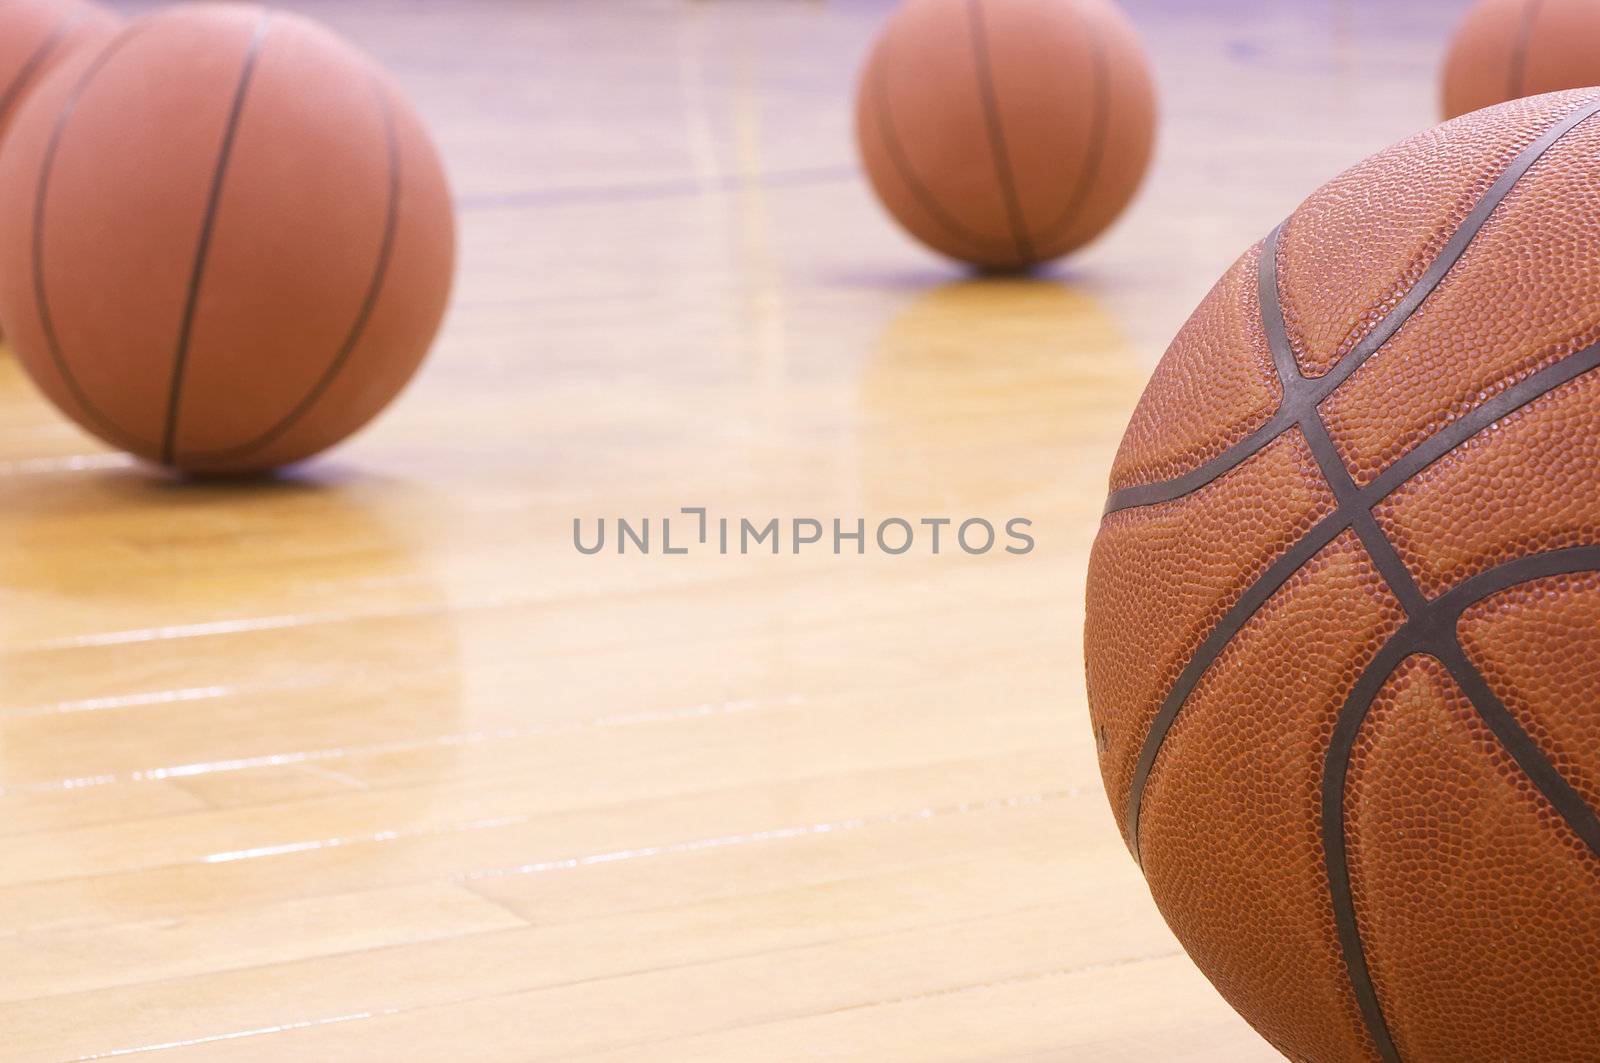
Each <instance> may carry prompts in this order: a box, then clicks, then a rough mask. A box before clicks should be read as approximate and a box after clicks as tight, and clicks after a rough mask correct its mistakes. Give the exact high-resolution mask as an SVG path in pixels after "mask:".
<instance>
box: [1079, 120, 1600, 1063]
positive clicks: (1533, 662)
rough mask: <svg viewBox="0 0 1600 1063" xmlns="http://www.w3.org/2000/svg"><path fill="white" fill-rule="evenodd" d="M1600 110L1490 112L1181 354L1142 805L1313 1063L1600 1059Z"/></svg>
mask: <svg viewBox="0 0 1600 1063" xmlns="http://www.w3.org/2000/svg"><path fill="white" fill-rule="evenodd" d="M1597 112H1600V92H1597V91H1595V90H1590V91H1584V92H1571V93H1560V94H1554V95H1547V96H1540V97H1535V98H1533V99H1529V100H1519V101H1516V102H1513V103H1508V104H1504V105H1502V106H1499V107H1495V108H1492V109H1489V110H1486V111H1480V112H1476V113H1474V114H1471V115H1469V116H1467V117H1465V118H1462V119H1459V120H1457V121H1455V122H1451V123H1449V124H1447V125H1444V126H1441V127H1439V128H1438V129H1434V130H1431V131H1429V132H1426V133H1422V134H1420V135H1418V136H1416V137H1413V138H1412V139H1410V140H1407V141H1405V142H1403V143H1401V144H1399V145H1396V146H1395V147H1393V148H1390V149H1389V150H1387V151H1385V152H1382V153H1381V154H1379V155H1376V156H1374V157H1373V158H1371V159H1369V160H1367V161H1366V162H1364V163H1362V164H1360V165H1358V166H1356V167H1355V168H1354V169H1352V170H1350V171H1349V172H1347V173H1346V174H1344V175H1343V176H1341V177H1339V178H1337V179H1335V180H1334V181H1332V182H1331V183H1330V184H1328V185H1327V186H1325V187H1324V188H1323V189H1321V190H1320V191H1319V192H1317V193H1315V194H1314V195H1312V196H1311V198H1310V199H1308V200H1306V201H1305V203H1303V204H1302V205H1301V206H1300V208H1299V209H1298V210H1296V211H1295V213H1294V214H1293V215H1292V216H1291V217H1290V218H1289V219H1288V220H1287V221H1286V222H1284V224H1283V225H1282V226H1280V227H1279V228H1278V229H1277V230H1275V231H1274V232H1273V233H1272V234H1271V235H1270V236H1269V237H1268V238H1267V239H1266V240H1265V241H1264V242H1263V243H1261V244H1258V245H1257V246H1256V247H1254V248H1252V249H1250V250H1249V251H1248V252H1246V253H1245V255H1244V257H1243V258H1241V259H1240V260H1239V261H1238V263H1237V264H1236V265H1235V266H1234V267H1233V268H1232V269H1231V270H1230V271H1229V272H1228V273H1227V274H1226V275H1225V276H1224V277H1223V278H1222V280H1221V281H1220V282H1219V283H1218V284H1217V286H1216V288H1215V289H1213V291H1212V292H1211V294H1210V295H1209V296H1208V297H1207V298H1206V300H1205V302H1204V303H1202V304H1201V306H1200V308H1199V309H1198V310H1197V311H1196V312H1195V314H1194V316H1193V317H1191V318H1190V320H1189V321H1188V323H1187V324H1186V325H1185V326H1184V327H1183V329H1182V330H1181V331H1180V332H1179V334H1178V336H1177V338H1176V339H1175V340H1174V341H1173V344H1172V346H1171V348H1170V349H1169V350H1168V351H1167V354H1166V356H1165V358H1164V359H1163V360H1162V362H1161V364H1160V366H1159V367H1158V368H1157V369H1156V372H1155V376H1154V378H1153V379H1152V381H1151V382H1150V385H1149V387H1148V389H1147V390H1146V391H1145V394H1144V396H1143V398H1142V399H1141V400H1140V402H1139V405H1138V408H1137V410H1136V411H1135V413H1134V416H1133V421H1132V424H1131V426H1130V427H1129V429H1128V433H1127V435H1126V437H1125V438H1124V440H1123V443H1122V447H1121V450H1120V451H1119V453H1118V455H1117V458H1116V462H1115V465H1114V467H1113V470H1112V475H1111V497H1110V501H1109V503H1108V505H1107V507H1106V514H1105V517H1104V519H1103V522H1102V524H1101V528H1100V534H1099V538H1098V539H1097V541H1096V543H1095V546H1094V551H1093V554H1092V558H1091V561H1090V569H1089V578H1088V603H1087V608H1088V612H1087V626H1086V632H1085V649H1086V658H1087V665H1088V693H1089V703H1090V710H1091V715H1092V719H1093V725H1094V729H1095V735H1096V737H1097V739H1098V744H1099V749H1100V766H1101V771H1102V774H1103V776H1104V779H1105V784H1106V790H1107V792H1108V793H1109V795H1110V798H1111V803H1112V807H1113V809H1114V810H1115V813H1116V817H1117V822H1118V824H1119V825H1120V826H1121V828H1122V830H1123V834H1124V837H1125V839H1126V840H1127V842H1128V845H1129V846H1130V847H1131V848H1132V850H1133V852H1134V853H1135V855H1136V856H1137V858H1138V860H1139V862H1140V863H1141V865H1142V867H1143V870H1144V874H1145V877H1146V879H1147V880H1148V881H1149V884H1150V889H1151V892H1152V893H1153V894H1154V896H1155V899H1156V901H1157V903H1158V905H1159V906H1160V908H1161V911H1162V913H1163V914H1164V915H1165V917H1166V919H1167V921H1168V923H1169V924H1170V925H1171V926H1172V929H1173V930H1174V931H1175V932H1176V934H1177V936H1178V938H1179V939H1180V940H1181V941H1182V942H1183V944H1184V946H1185V947H1186V948H1187V949H1188V951H1189V953H1190V955H1191V956H1192V957H1193V958H1194V960H1195V962H1196V963H1198V964H1199V966H1200V967H1201V969H1202V970H1203V971H1204V972H1205V973H1206V975H1207V976H1208V977H1209V978H1210V979H1211V980H1212V982H1214V983H1215V984H1216V986H1217V988H1218V989H1219V990H1221V992H1222V994H1223V995H1224V996H1225V997H1226V998H1227V999H1228V1000H1229V1001H1230V1002H1231V1003H1232V1004H1233V1005H1234V1006H1235V1007H1236V1008H1237V1009H1238V1010H1239V1011H1240V1012H1241V1013H1242V1014H1243V1015H1244V1016H1245V1017H1246V1018H1247V1019H1248V1020H1249V1021H1250V1022H1251V1023H1252V1024H1253V1025H1254V1026H1255V1027H1256V1028H1257V1029H1258V1030H1260V1031H1261V1033H1262V1034H1264V1035H1265V1036H1266V1037H1267V1038H1268V1039H1269V1040H1270V1041H1271V1042H1272V1043H1273V1044H1274V1045H1275V1046H1277V1047H1278V1048H1279V1049H1280V1050H1281V1051H1282V1052H1283V1053H1284V1054H1286V1055H1288V1056H1289V1057H1290V1058H1292V1059H1295V1060H1302V1061H1311V1063H1348V1061H1352V1060H1383V1061H1390V1063H1393V1061H1396V1060H1401V1061H1405V1063H1477V1061H1484V1063H1487V1061H1491V1060H1492V1061H1496V1063H1501V1061H1529V1063H1533V1061H1550V1060H1574V1061H1575V1060H1592V1059H1595V1058H1597V1056H1596V1053H1597V1051H1600V969H1597V967H1596V957H1597V956H1600V816H1597V812H1600V372H1597V371H1596V368H1595V367H1596V366H1597V365H1600V269H1597V268H1595V265H1596V263H1597V261H1600V197H1597V196H1596V194H1595V189H1596V188H1597V187H1600V118H1596V114H1597ZM1160 1006H1161V1004H1160V1002H1159V1001H1152V1002H1151V1007H1152V1008H1159V1007H1160Z"/></svg>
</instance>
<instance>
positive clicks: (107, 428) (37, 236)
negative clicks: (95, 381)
mask: <svg viewBox="0 0 1600 1063" xmlns="http://www.w3.org/2000/svg"><path fill="white" fill-rule="evenodd" d="M150 24H151V23H150V22H148V21H146V22H143V23H140V24H137V25H134V26H130V27H128V28H127V29H125V30H122V31H121V32H119V33H118V35H117V36H116V37H115V38H114V39H113V40H112V41H111V42H110V43H109V44H107V45H106V48H105V50H104V51H102V52H101V53H100V55H99V56H98V57H96V59H95V60H94V62H93V63H92V64H90V66H89V67H88V68H87V69H86V70H85V71H84V72H83V75H82V76H81V77H80V78H79V79H78V83H77V84H76V85H74V86H73V87H72V95H71V96H69V97H68V98H67V102H66V104H65V105H64V106H63V107H62V109H61V113H60V114H59V115H57V116H56V124H55V128H53V129H52V130H51V131H50V140H49V142H48V143H46V145H45V150H44V157H43V158H42V159H41V160H40V163H39V186H38V188H37V190H36V192H35V196H34V201H33V256H32V257H33V298H34V308H35V309H36V310H37V311H38V314H39V329H40V331H41V332H42V333H43V334H44V341H45V346H46V348H48V350H49V352H50V360H51V361H52V362H53V363H55V367H56V372H57V373H58V374H59V375H60V377H61V381H62V383H63V384H65V385H66V388H67V391H68V393H69V394H71V395H72V398H73V400H74V401H75V402H77V404H78V406H79V407H80V408H81V409H82V410H83V412H84V415H85V416H86V417H87V418H88V419H89V420H90V421H92V422H94V425H95V427H97V428H98V429H99V430H100V431H101V432H102V433H103V434H104V435H106V436H107V437H109V438H110V439H112V440H119V441H121V443H122V444H123V445H124V446H127V447H128V449H130V450H143V449H145V444H144V443H142V442H140V441H139V440H138V437H137V436H136V435H134V433H132V432H129V431H127V430H126V429H124V428H123V427H122V426H120V425H118V424H116V423H115V422H114V421H112V420H111V419H110V418H109V417H107V416H106V415H105V414H104V413H102V412H101V411H100V410H99V409H98V408H97V407H96V406H95V404H94V403H93V402H91V401H90V400H89V395H88V392H86V391H85V390H84V389H83V385H82V384H81V383H80V382H79V381H78V378H77V377H76V376H75V375H74V374H73V372H72V367H71V365H70V364H69V363H68V361H67V356H66V353H65V352H64V351H63V350H62V349H61V340H60V337H59V336H58V335H57V334H56V327H55V320H54V318H53V317H52V316H51V314H50V296H49V292H48V291H47V290H46V285H45V276H44V273H45V269H44V223H45V208H46V206H47V204H48V202H49V196H50V176H51V173H52V172H53V171H54V169H55V162H56V155H57V153H58V152H59V150H60V148H61V141H62V138H63V137H64V136H65V134H66V130H67V124H68V122H70V121H71V119H72V117H73V114H74V112H76V110H77V107H78V103H79V101H80V100H81V99H82V98H83V94H84V93H85V92H87V91H88V88H89V85H90V83H91V82H92V81H94V79H95V77H96V75H98V74H99V73H100V71H102V70H104V69H105V67H106V66H107V65H109V63H110V62H111V59H112V58H113V57H114V56H115V55H116V54H117V53H118V52H119V51H121V50H122V48H123V46H124V45H126V44H127V43H128V42H129V41H131V40H133V39H134V38H135V37H137V36H138V35H139V34H140V33H142V32H143V31H144V30H145V29H146V28H147V27H148V26H149V25H150Z"/></svg>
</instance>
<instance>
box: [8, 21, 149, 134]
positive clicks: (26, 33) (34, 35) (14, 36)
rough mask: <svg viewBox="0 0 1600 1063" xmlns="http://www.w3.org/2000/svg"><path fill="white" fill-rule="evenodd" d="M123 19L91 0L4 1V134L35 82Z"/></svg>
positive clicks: (106, 34)
mask: <svg viewBox="0 0 1600 1063" xmlns="http://www.w3.org/2000/svg"><path fill="white" fill-rule="evenodd" d="M120 22H121V20H120V19H118V18H117V16H116V15H114V14H113V13H112V12H111V11H110V10H109V9H107V8H104V7H101V6H100V5H99V4H92V3H89V2H88V0H13V2H11V3H6V4H0V137H4V136H5V132H6V129H7V128H8V127H9V126H10V124H11V119H12V117H13V116H14V115H15V114H16V113H17V110H18V108H19V107H20V106H21V104H22V102H23V101H24V100H25V99H27V96H28V93H29V91H30V90H31V89H32V88H33V86H35V85H37V84H38V83H39V81H40V80H41V79H42V78H43V77H44V76H45V75H46V74H48V73H49V72H50V71H51V70H53V69H55V67H56V66H57V65H58V64H60V63H61V62H62V60H64V59H67V58H68V57H70V56H72V55H73V54H74V53H75V52H77V51H79V50H80V49H83V48H92V47H97V46H99V45H101V44H104V43H105V42H106V41H107V40H109V39H110V38H111V35H112V34H114V33H115V32H116V31H117V27H118V25H120Z"/></svg>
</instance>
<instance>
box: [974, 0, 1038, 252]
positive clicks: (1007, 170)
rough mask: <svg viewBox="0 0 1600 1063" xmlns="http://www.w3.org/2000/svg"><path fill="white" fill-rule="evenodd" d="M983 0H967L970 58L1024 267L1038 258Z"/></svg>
mask: <svg viewBox="0 0 1600 1063" xmlns="http://www.w3.org/2000/svg"><path fill="white" fill-rule="evenodd" d="M982 5H983V0H967V23H968V28H969V34H968V35H969V36H970V37H971V40H972V60H973V65H974V67H975V68H976V71H977V75H978V98H979V99H980V100H981V101H982V102H983V118H984V126H985V128H986V129H987V131H988V134H989V153H990V155H991V156H992V157H993V160H994V170H995V176H996V177H997V178H998V179H999V181H1000V195H1001V198H1003V199H1004V200H1005V204H1006V214H1007V215H1008V216H1009V217H1010V219H1011V235H1012V239H1014V240H1015V241H1016V243H1017V256H1018V257H1019V258H1021V259H1022V264H1023V265H1024V266H1029V265H1032V264H1033V263H1034V262H1036V261H1037V256H1035V255H1034V252H1033V244H1032V242H1030V241H1029V239H1028V223H1027V220H1026V219H1025V218H1024V217H1023V216H1022V201H1021V199H1019V198H1018V196H1017V185H1016V180H1015V177H1014V175H1013V174H1012V172H1011V156H1010V155H1009V154H1008V153H1007V152H1006V138H1005V130H1003V129H1002V128H1001V127H1000V102H999V100H998V99H997V98H996V96H995V90H994V71H993V69H992V68H991V67H990V65H989V38H988V30H987V28H986V27H985V26H984V24H983V6H982Z"/></svg>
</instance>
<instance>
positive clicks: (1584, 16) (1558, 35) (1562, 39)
mask: <svg viewBox="0 0 1600 1063" xmlns="http://www.w3.org/2000/svg"><path fill="white" fill-rule="evenodd" d="M1443 80H1444V116H1445V117H1446V118H1454V117H1456V116H1457V115H1461V114H1466V113H1467V112H1468V111H1476V110H1477V109H1478V108H1480V107H1489V106H1492V105H1493V104H1496V103H1503V102H1505V101H1506V100H1514V99H1517V98H1518V97H1520V96H1533V95H1536V94H1538V93H1541V92H1556V91H1558V90H1560V89H1580V88H1584V87H1586V86H1589V85H1600V0H1479V2H1478V3H1476V4H1474V5H1473V7H1472V9H1471V10H1469V11H1468V12H1467V15H1466V18H1465V19H1463V20H1462V23H1461V26H1460V28H1459V29H1457V30H1456V35H1455V39H1454V40H1453V41H1452V42H1451V44H1450V52H1449V54H1448V55H1447V56H1446V58H1445V65H1444V79H1443Z"/></svg>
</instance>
